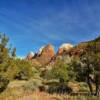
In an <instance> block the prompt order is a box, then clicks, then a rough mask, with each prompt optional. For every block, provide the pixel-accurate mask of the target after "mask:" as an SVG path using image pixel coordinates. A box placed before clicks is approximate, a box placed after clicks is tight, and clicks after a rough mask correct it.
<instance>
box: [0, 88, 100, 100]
mask: <svg viewBox="0 0 100 100" xmlns="http://www.w3.org/2000/svg"><path fill="white" fill-rule="evenodd" d="M0 100H100V97H95V96H92V97H89V96H87V97H85V96H69V95H66V94H64V95H59V94H48V93H45V92H39V91H35V92H30V91H23V90H22V89H21V88H19V89H17V88H13V89H8V90H6V91H5V92H4V93H2V94H1V95H0Z"/></svg>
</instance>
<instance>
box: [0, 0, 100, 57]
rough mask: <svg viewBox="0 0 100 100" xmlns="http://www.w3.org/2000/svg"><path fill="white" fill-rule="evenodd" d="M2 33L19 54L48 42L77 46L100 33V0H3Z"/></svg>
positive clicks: (1, 9) (0, 10)
mask: <svg viewBox="0 0 100 100" xmlns="http://www.w3.org/2000/svg"><path fill="white" fill-rule="evenodd" d="M0 32H3V33H6V34H7V35H8V36H9V37H10V43H11V44H12V45H13V46H14V47H16V48H17V55H18V56H25V55H26V54H27V53H28V52H29V51H34V52H37V51H38V49H39V48H40V47H41V46H43V45H46V44H48V43H51V44H53V45H54V46H55V50H57V48H58V47H59V46H60V45H61V44H62V43H66V42H68V43H72V44H74V45H76V44H78V43H79V42H81V41H86V40H91V39H94V38H96V37H97V36H100V0H0Z"/></svg>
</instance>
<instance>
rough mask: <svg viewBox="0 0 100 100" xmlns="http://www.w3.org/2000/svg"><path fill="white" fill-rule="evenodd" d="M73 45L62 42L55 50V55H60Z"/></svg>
mask: <svg viewBox="0 0 100 100" xmlns="http://www.w3.org/2000/svg"><path fill="white" fill-rule="evenodd" d="M72 47H73V45H72V44H70V43H64V44H62V45H61V46H60V47H59V50H58V52H57V55H61V54H62V53H63V52H64V51H68V50H70V49H71V48H72Z"/></svg>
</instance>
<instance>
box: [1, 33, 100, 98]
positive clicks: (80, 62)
mask: <svg viewBox="0 0 100 100" xmlns="http://www.w3.org/2000/svg"><path fill="white" fill-rule="evenodd" d="M8 41H9V38H8V37H7V36H6V35H5V34H1V35H0V100H79V99H80V100H99V99H100V97H99V96H100V68H99V67H100V59H99V58H100V46H99V44H100V37H98V38H97V39H95V40H93V41H89V42H85V43H81V44H79V45H78V46H76V47H72V48H70V49H69V50H68V48H67V50H66V49H65V48H63V50H62V51H59V53H57V54H56V55H54V53H52V51H53V48H52V47H53V46H51V45H50V44H49V45H47V46H46V47H44V48H43V52H42V51H41V54H40V52H39V54H36V55H28V56H27V57H26V58H25V59H19V58H17V56H16V48H10V47H9V45H8ZM51 48H52V49H51ZM48 49H49V52H51V55H52V56H50V54H48V53H49V52H48ZM53 55H54V56H53ZM46 57H47V58H48V59H46ZM44 58H45V59H46V63H45V59H44ZM41 59H42V63H41ZM34 61H37V62H39V65H38V63H37V64H36V65H35V63H34ZM84 94H85V95H84Z"/></svg>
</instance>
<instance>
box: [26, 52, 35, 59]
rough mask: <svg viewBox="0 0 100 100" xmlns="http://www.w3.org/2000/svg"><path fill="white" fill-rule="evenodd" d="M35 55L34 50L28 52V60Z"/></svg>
mask: <svg viewBox="0 0 100 100" xmlns="http://www.w3.org/2000/svg"><path fill="white" fill-rule="evenodd" d="M34 55H35V54H34V52H32V51H31V52H29V53H28V55H27V57H26V59H27V60H32V58H33V57H34Z"/></svg>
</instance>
